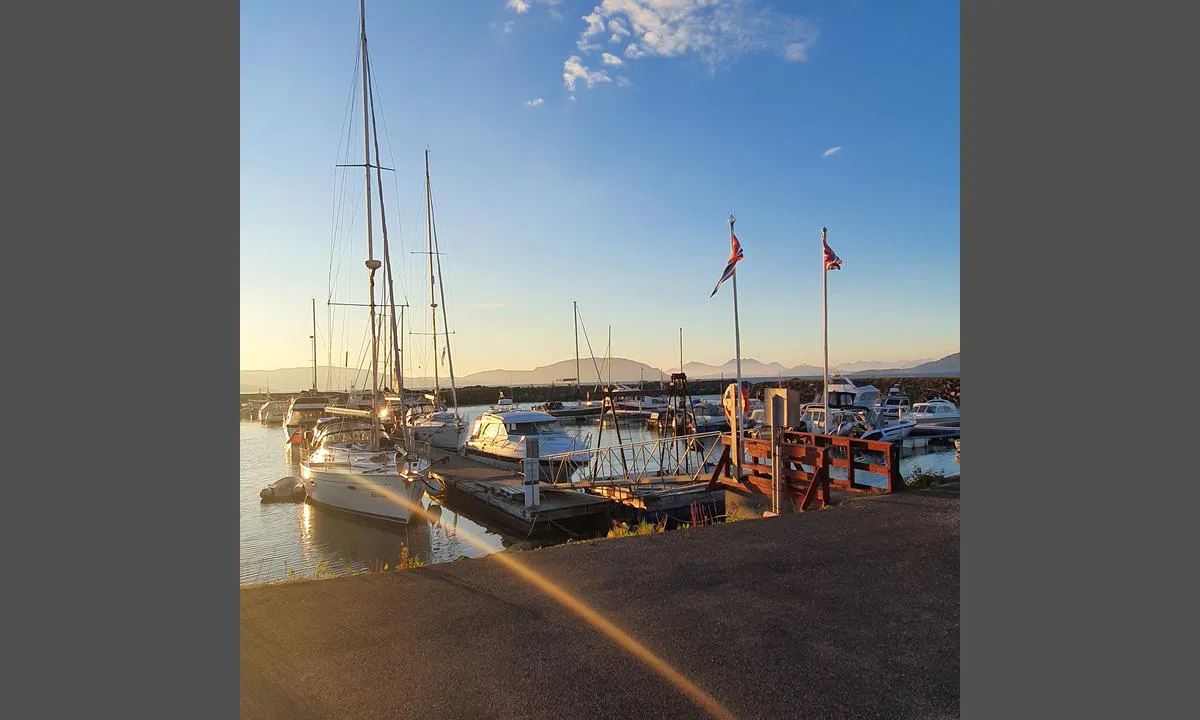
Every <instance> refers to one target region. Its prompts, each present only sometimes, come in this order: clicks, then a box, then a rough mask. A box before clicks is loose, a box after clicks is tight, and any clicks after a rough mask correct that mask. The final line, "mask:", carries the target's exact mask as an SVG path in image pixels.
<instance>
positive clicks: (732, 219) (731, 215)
mask: <svg viewBox="0 0 1200 720" xmlns="http://www.w3.org/2000/svg"><path fill="white" fill-rule="evenodd" d="M733 222H734V217H733V213H729V226H730V227H733Z"/></svg>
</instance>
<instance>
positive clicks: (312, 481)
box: [300, 416, 430, 522]
mask: <svg viewBox="0 0 1200 720" xmlns="http://www.w3.org/2000/svg"><path fill="white" fill-rule="evenodd" d="M372 424H373V423H372V420H371V418H369V417H366V418H364V417H357V416H355V417H337V418H328V419H324V418H323V419H322V420H321V421H320V422H319V423H318V424H317V425H316V426H315V427H314V429H313V431H312V440H311V443H312V446H313V447H312V448H311V450H312V451H311V452H310V453H309V455H308V457H306V458H305V459H304V460H303V461H301V463H300V477H301V480H302V481H303V484H304V490H305V493H306V494H307V495H308V499H309V500H310V501H312V502H313V503H314V504H316V505H324V506H327V507H332V508H335V509H338V510H343V511H346V512H350V513H354V514H356V515H362V516H365V517H370V518H377V519H381V520H388V521H392V522H408V520H409V518H410V517H411V516H412V513H413V510H414V508H416V507H419V504H420V501H421V497H422V495H423V494H424V492H425V485H426V483H428V482H430V480H429V461H428V460H425V459H419V458H417V457H416V456H415V455H410V454H409V453H408V452H407V451H406V450H405V449H404V448H403V447H401V446H400V444H399V443H397V442H396V441H395V440H393V439H392V438H391V437H390V436H389V435H388V434H387V433H386V432H384V431H383V430H381V429H377V428H374V427H372Z"/></svg>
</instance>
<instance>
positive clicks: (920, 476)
mask: <svg viewBox="0 0 1200 720" xmlns="http://www.w3.org/2000/svg"><path fill="white" fill-rule="evenodd" d="M944 482H946V473H944V472H942V471H941V470H926V469H924V468H922V467H921V466H920V465H913V472H912V475H909V476H908V477H907V478H905V479H904V484H905V485H907V486H908V487H909V488H910V489H912V490H919V489H921V488H928V487H935V486H937V485H941V484H942V483H944Z"/></svg>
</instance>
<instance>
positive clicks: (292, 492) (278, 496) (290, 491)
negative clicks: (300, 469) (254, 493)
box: [258, 475, 306, 502]
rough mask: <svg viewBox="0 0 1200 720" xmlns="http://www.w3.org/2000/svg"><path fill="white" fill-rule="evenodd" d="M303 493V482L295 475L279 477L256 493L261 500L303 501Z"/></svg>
mask: <svg viewBox="0 0 1200 720" xmlns="http://www.w3.org/2000/svg"><path fill="white" fill-rule="evenodd" d="M305 495H306V493H305V492H304V482H303V481H302V480H301V479H300V478H298V477H296V476H295V475H288V476H287V477H282V478H279V479H278V480H276V481H275V482H273V483H271V484H270V485H268V486H266V487H265V488H263V489H262V492H260V493H259V494H258V496H259V497H260V498H262V501H263V502H303V501H304V497H305Z"/></svg>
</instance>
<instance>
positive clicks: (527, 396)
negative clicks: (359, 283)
mask: <svg viewBox="0 0 1200 720" xmlns="http://www.w3.org/2000/svg"><path fill="white" fill-rule="evenodd" d="M852 379H853V380H854V383H855V384H856V385H874V386H875V387H876V388H878V389H879V390H880V392H884V393H886V392H887V390H888V388H890V387H891V386H892V385H893V384H899V385H900V389H901V390H903V391H904V392H905V393H906V394H907V395H908V396H909V397H911V398H912V400H913V402H924V401H925V400H928V399H930V398H934V397H940V398H942V399H944V400H949V401H951V402H953V403H954V404H955V405H958V404H960V403H959V393H960V382H961V378H957V377H854V378H852ZM731 382H733V379H732V378H725V379H723V380H722V379H716V380H707V379H705V380H692V379H689V380H688V389H689V391H690V392H691V394H692V396H697V395H719V394H721V393H722V392H724V390H725V388H726V387H727V386H728V385H729V384H730V383H731ZM744 382H745V383H746V384H747V385H748V386H749V388H750V396H751V397H756V398H761V397H762V396H763V389H764V388H768V387H779V386H780V384H781V383H782V385H784V386H786V387H790V388H792V389H794V390H797V391H799V392H800V397H802V398H805V399H808V398H812V397H815V396H816V395H817V394H818V393H820V392H821V379H820V378H791V379H787V378H785V379H783V380H764V379H761V378H759V379H753V380H751V379H745V380H744ZM644 387H645V388H646V389H647V390H652V391H653V390H656V389H658V388H660V384H659V383H658V382H657V381H655V382H646V383H645V385H644ZM501 392H503V393H504V396H505V397H511V398H513V399H514V401H515V402H517V403H535V402H547V401H551V400H558V401H568V402H569V401H580V400H588V399H596V398H599V397H601V396H602V395H601V394H600V393H596V392H593V389H592V388H591V387H590V386H585V387H580V388H576V387H575V386H574V385H541V386H526V387H500V386H494V385H492V386H488V385H469V386H466V387H460V388H458V404H459V405H460V406H463V405H491V404H493V403H495V402H496V401H497V400H499V399H500V393H501ZM661 392H662V393H663V394H664V395H665V394H666V393H667V390H666V389H665V388H663V389H662V390H661ZM295 394H296V393H295V392H274V393H271V394H270V396H269V397H270V399H272V400H285V399H287V398H290V397H292V396H293V395H295ZM267 397H268V395H267V394H265V393H242V394H241V400H242V401H243V402H245V401H247V400H259V399H266V398H267ZM441 398H442V399H443V401H446V402H448V401H449V399H450V391H449V390H448V389H445V388H443V389H442V392H441Z"/></svg>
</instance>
